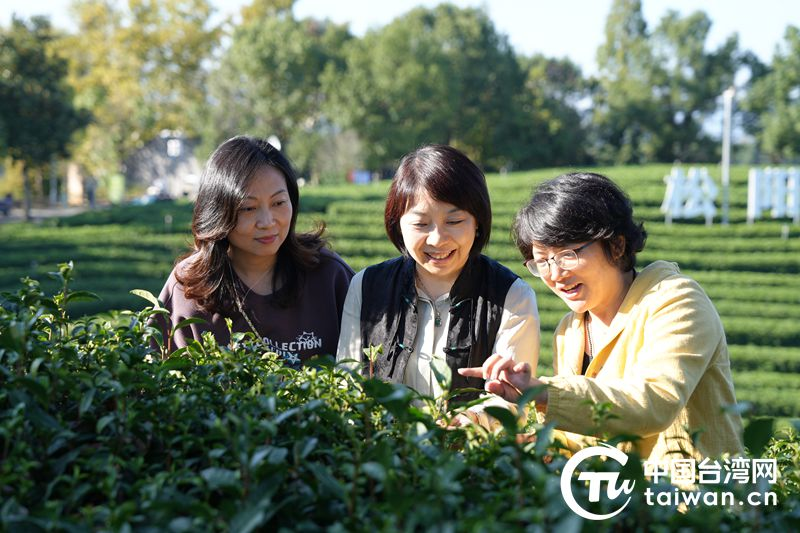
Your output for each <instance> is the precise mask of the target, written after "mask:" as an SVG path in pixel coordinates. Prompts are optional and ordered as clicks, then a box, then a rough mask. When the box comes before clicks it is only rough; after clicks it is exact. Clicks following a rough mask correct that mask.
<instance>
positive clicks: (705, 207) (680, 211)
mask: <svg viewBox="0 0 800 533" xmlns="http://www.w3.org/2000/svg"><path fill="white" fill-rule="evenodd" d="M664 182H665V183H666V184H667V190H666V192H665V194H664V201H663V202H662V204H661V212H662V213H664V221H665V222H666V223H667V224H671V223H672V221H673V220H674V219H681V218H695V217H699V216H702V217H704V218H705V219H706V225H707V226H710V225H711V223H712V222H713V221H714V215H715V214H716V213H717V207H716V205H715V202H716V199H717V193H718V192H719V188H718V187H717V185H716V183H714V180H713V179H711V176H709V175H708V169H706V168H705V167H702V168H697V167H690V168H689V172H688V173H686V174H685V173H684V172H683V169H682V168H680V167H673V168H672V171H671V172H670V173H669V174H668V175H667V176H664Z"/></svg>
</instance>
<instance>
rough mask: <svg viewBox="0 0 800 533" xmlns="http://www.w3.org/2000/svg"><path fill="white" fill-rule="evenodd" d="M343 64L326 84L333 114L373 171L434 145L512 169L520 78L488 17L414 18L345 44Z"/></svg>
mask: <svg viewBox="0 0 800 533" xmlns="http://www.w3.org/2000/svg"><path fill="white" fill-rule="evenodd" d="M345 57H346V62H347V70H346V73H345V75H344V76H338V77H337V76H332V75H328V76H327V77H326V80H325V82H326V83H325V87H326V92H327V93H328V94H329V95H330V99H331V102H330V109H331V114H332V116H333V117H334V119H335V120H337V121H339V122H341V123H342V124H344V125H346V126H347V127H350V128H353V129H354V130H355V131H356V132H357V133H358V135H359V137H361V138H362V139H363V140H364V143H365V146H366V150H367V162H368V164H369V165H370V166H372V167H373V168H374V167H381V166H390V165H392V164H393V162H394V161H396V160H397V158H399V157H400V156H402V155H403V154H404V153H406V152H408V151H410V150H412V149H414V148H416V147H417V146H419V145H420V144H423V143H431V142H438V143H447V144H451V145H453V146H456V147H458V148H460V149H462V150H463V151H464V152H466V153H467V155H469V156H470V157H472V158H474V159H476V160H477V161H480V162H482V163H483V164H484V165H487V166H489V167H494V168H498V167H500V166H504V165H505V164H507V163H509V162H513V160H514V159H515V156H516V155H517V154H515V153H514V148H513V142H512V141H513V137H514V133H515V131H516V124H515V121H514V115H515V113H516V104H517V103H518V100H519V95H520V89H521V87H522V84H523V81H524V74H523V72H522V71H521V69H520V67H519V65H518V63H517V61H516V58H515V55H514V52H513V50H512V49H511V47H510V45H509V44H508V41H507V39H506V38H505V36H503V35H500V34H498V33H497V31H496V30H495V28H494V26H493V24H492V22H491V20H490V19H489V18H488V16H487V15H486V13H485V12H483V11H481V10H478V9H459V8H457V7H455V6H452V5H447V4H445V5H440V6H437V7H436V8H433V9H426V8H417V9H414V10H412V11H411V12H409V13H407V14H406V15H404V16H402V17H400V18H398V19H396V20H394V21H393V22H392V23H390V24H389V25H387V26H385V27H384V28H381V29H379V30H375V31H372V32H369V33H368V34H367V35H366V36H365V37H364V38H363V39H360V40H354V41H352V42H350V43H348V46H347V49H346V54H345Z"/></svg>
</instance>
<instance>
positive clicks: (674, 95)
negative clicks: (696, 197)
mask: <svg viewBox="0 0 800 533" xmlns="http://www.w3.org/2000/svg"><path fill="white" fill-rule="evenodd" d="M710 28H711V20H710V19H709V18H708V16H707V15H706V14H705V13H703V12H700V11H698V12H695V13H692V14H691V15H688V16H686V17H681V16H680V15H679V14H678V13H677V12H675V11H669V12H668V13H667V14H666V15H665V16H664V17H663V18H662V19H661V21H660V23H659V25H658V26H657V27H656V29H655V31H653V32H652V33H651V32H649V31H648V29H647V25H646V23H645V21H644V18H643V16H642V8H641V2H640V0H615V1H614V4H613V6H612V8H611V13H610V14H609V16H608V19H607V21H606V42H605V44H604V45H603V46H602V47H601V48H600V49H599V50H598V64H599V70H600V73H599V80H598V81H599V84H598V90H597V91H596V93H595V110H594V111H595V112H594V123H595V126H596V128H595V133H596V138H595V146H594V151H595V154H596V156H597V158H598V159H599V160H601V161H605V162H615V163H629V162H645V161H673V160H676V159H678V160H681V161H698V160H703V161H707V160H709V159H713V158H714V157H715V156H716V142H715V141H713V140H712V139H710V138H709V137H708V135H707V134H705V133H704V132H703V130H702V124H703V122H704V120H705V119H707V118H708V117H709V116H710V115H711V114H712V113H713V112H714V111H716V109H717V105H718V98H719V95H720V94H721V93H722V91H723V90H724V89H725V88H727V87H728V86H729V85H731V83H732V82H733V77H734V74H735V72H736V69H737V68H739V65H740V63H741V60H740V57H739V53H738V39H737V37H736V36H735V35H734V36H731V37H729V38H728V39H727V40H726V41H725V42H724V43H723V44H722V45H721V46H720V47H719V48H717V49H716V50H713V51H706V44H705V43H706V39H707V37H708V32H709V30H710Z"/></svg>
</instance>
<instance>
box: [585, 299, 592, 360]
mask: <svg viewBox="0 0 800 533" xmlns="http://www.w3.org/2000/svg"><path fill="white" fill-rule="evenodd" d="M591 321H592V315H590V314H589V311H586V319H585V320H584V322H585V323H586V339H587V340H588V341H589V359H591V358H593V357H594V346H592V328H591Z"/></svg>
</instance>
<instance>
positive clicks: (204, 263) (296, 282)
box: [176, 135, 327, 313]
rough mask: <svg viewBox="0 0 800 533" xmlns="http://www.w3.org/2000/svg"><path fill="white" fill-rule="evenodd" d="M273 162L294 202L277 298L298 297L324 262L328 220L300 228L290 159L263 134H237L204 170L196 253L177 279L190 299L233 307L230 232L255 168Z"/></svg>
mask: <svg viewBox="0 0 800 533" xmlns="http://www.w3.org/2000/svg"><path fill="white" fill-rule="evenodd" d="M264 166H271V167H274V168H276V169H278V170H280V172H281V173H282V174H283V177H284V178H285V179H286V189H287V190H288V192H289V200H290V201H291V204H292V220H291V223H290V224H289V233H288V234H287V236H286V240H285V241H284V242H283V244H282V245H281V247H280V248H279V249H278V257H277V262H276V264H275V270H274V271H273V273H272V281H273V283H272V286H273V287H277V286H278V282H281V283H282V284H283V287H282V289H281V291H279V292H276V293H275V302H276V303H277V304H278V305H280V306H284V307H285V306H288V305H290V304H291V303H292V302H294V301H295V299H296V297H297V293H298V292H299V290H300V288H301V285H302V280H303V275H304V273H305V272H308V271H309V270H311V269H313V268H314V267H315V266H316V265H318V264H319V260H320V259H319V254H320V249H321V248H322V247H323V246H325V245H326V244H327V243H326V242H325V240H324V239H323V238H322V234H323V232H324V231H325V226H324V224H320V225H319V227H318V228H317V229H316V230H315V231H313V232H310V233H301V234H298V233H295V225H296V223H297V214H298V212H299V211H300V193H299V191H298V188H297V173H296V172H295V170H294V168H293V167H292V164H291V163H290V162H289V160H288V159H287V158H286V157H285V156H284V155H283V154H282V153H281V152H280V151H279V150H277V149H275V147H273V146H272V145H271V144H269V143H268V142H267V141H265V140H263V139H259V138H256V137H248V136H244V135H241V136H238V137H234V138H232V139H228V140H227V141H225V142H224V143H222V144H221V145H219V147H217V149H216V150H214V153H213V154H211V157H210V158H209V159H208V162H207V163H206V167H205V169H204V170H203V176H202V178H201V180H200V190H199V192H198V194H197V200H196V201H195V204H194V216H193V218H192V235H193V236H194V247H193V250H192V251H191V252H189V253H188V254H186V255H185V256H183V257H182V258H181V259H183V258H185V257H189V256H192V257H193V259H192V260H190V261H188V262H187V263H188V264H187V266H186V268H185V269H183V271H181V272H177V271H176V278H177V279H178V281H179V282H180V283H181V284H182V285H183V288H184V293H185V294H186V297H187V298H188V299H191V300H194V301H195V302H196V303H197V305H198V307H199V308H200V309H202V310H203V311H206V312H209V313H215V312H219V313H230V312H231V311H232V310H233V302H234V299H233V291H234V290H235V289H234V279H233V276H234V274H233V268H232V266H231V265H230V259H229V258H228V247H229V243H228V234H230V232H231V231H232V230H233V229H234V228H235V227H236V220H237V216H238V212H239V208H240V207H241V205H242V203H243V202H244V200H245V198H246V196H247V188H248V186H249V184H250V181H251V180H252V179H253V176H254V174H255V173H256V171H257V170H258V169H260V168H262V167H264Z"/></svg>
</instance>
